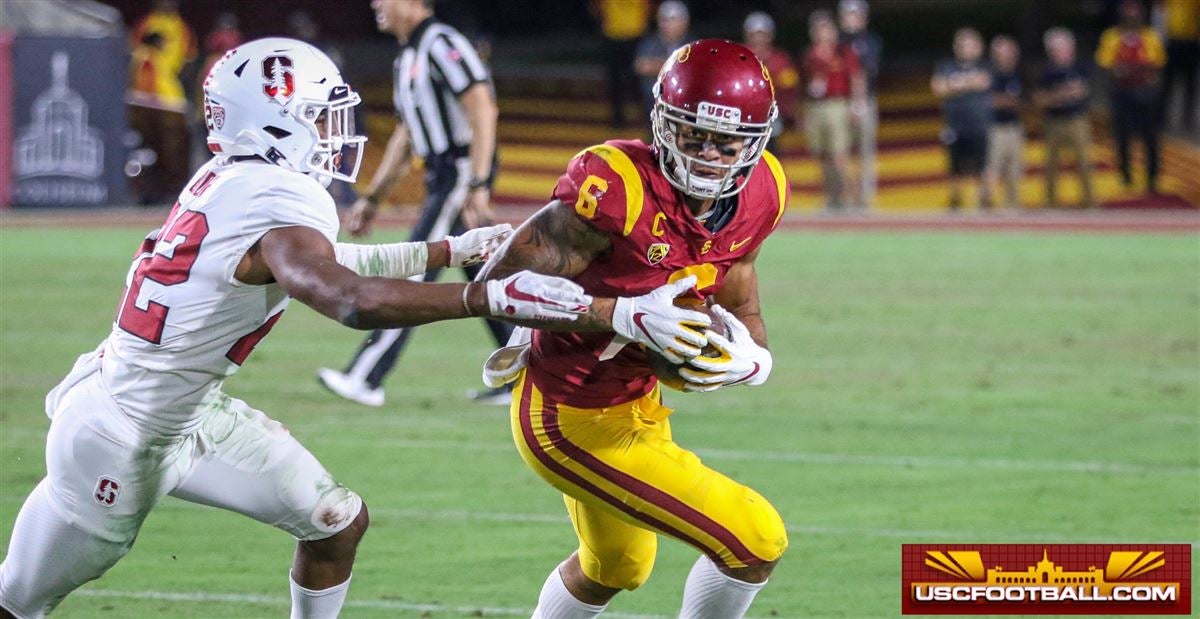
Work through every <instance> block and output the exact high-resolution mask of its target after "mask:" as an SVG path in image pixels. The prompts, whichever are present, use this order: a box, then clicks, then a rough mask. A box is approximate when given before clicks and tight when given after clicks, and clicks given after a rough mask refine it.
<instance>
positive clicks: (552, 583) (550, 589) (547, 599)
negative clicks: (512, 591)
mask: <svg viewBox="0 0 1200 619" xmlns="http://www.w3.org/2000/svg"><path fill="white" fill-rule="evenodd" d="M560 567H562V566H561V565H560V566H558V567H555V568H554V569H553V570H551V571H550V576H549V577H547V578H546V584H544V585H542V593H541V595H539V596H538V605H537V608H535V609H533V617H532V619H592V617H595V616H597V615H599V614H600V613H602V612H604V608H605V607H606V606H608V604H604V605H602V606H596V605H593V604H584V603H583V602H580V601H579V600H578V599H577V598H576V597H575V596H573V595H571V592H570V591H568V590H567V583H565V582H563V579H562V574H559V573H558V570H559V568H560Z"/></svg>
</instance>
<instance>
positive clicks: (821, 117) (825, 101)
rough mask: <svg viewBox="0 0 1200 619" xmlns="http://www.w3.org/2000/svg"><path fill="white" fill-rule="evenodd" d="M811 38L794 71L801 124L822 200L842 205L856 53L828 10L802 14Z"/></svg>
mask: <svg viewBox="0 0 1200 619" xmlns="http://www.w3.org/2000/svg"><path fill="white" fill-rule="evenodd" d="M808 33H809V38H810V39H811V41H812V44H811V45H810V46H809V48H808V50H807V51H805V53H804V60H803V62H802V63H801V65H800V67H801V68H800V72H801V74H802V75H803V78H804V85H805V92H806V93H807V95H808V99H807V105H806V106H805V110H804V130H805V135H806V136H807V139H808V149H809V150H810V151H811V152H812V153H813V154H814V155H816V156H817V157H818V158H819V159H820V160H821V179H822V184H823V185H824V188H825V200H826V202H825V206H826V208H827V209H829V210H830V211H833V210H840V209H841V208H842V207H844V206H846V204H847V202H848V200H847V193H848V192H849V190H850V187H849V185H850V182H849V151H850V105H851V99H853V100H854V102H856V103H857V104H859V105H861V104H862V100H863V96H864V91H865V90H866V85H865V84H864V83H863V82H864V80H863V73H862V67H861V66H860V65H859V63H858V55H856V54H855V53H854V50H852V49H850V46H849V45H842V44H840V43H838V29H837V24H836V23H834V21H833V14H831V13H830V12H829V11H825V10H817V11H813V12H812V14H811V15H809V17H808Z"/></svg>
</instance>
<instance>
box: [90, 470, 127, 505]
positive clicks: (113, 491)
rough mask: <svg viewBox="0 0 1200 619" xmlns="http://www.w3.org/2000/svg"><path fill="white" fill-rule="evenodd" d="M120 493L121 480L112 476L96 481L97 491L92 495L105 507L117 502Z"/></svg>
mask: <svg viewBox="0 0 1200 619" xmlns="http://www.w3.org/2000/svg"><path fill="white" fill-rule="evenodd" d="M120 493H121V483H120V482H118V481H117V480H115V479H113V478H111V477H101V478H100V479H99V480H98V481H96V493H95V494H93V495H92V496H93V497H94V498H95V499H96V502H97V503H99V504H101V505H103V506H105V507H112V506H113V503H116V502H117V495H118V494H120Z"/></svg>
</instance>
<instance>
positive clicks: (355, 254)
mask: <svg viewBox="0 0 1200 619" xmlns="http://www.w3.org/2000/svg"><path fill="white" fill-rule="evenodd" d="M334 253H335V256H336V258H337V263H338V264H340V265H342V266H344V267H346V268H347V269H350V270H351V271H354V272H355V273H356V274H358V275H361V276H363V277H391V278H400V279H403V278H408V277H412V276H414V275H421V274H422V273H425V272H426V271H429V270H432V269H442V268H445V267H446V266H448V264H449V262H450V252H449V249H448V247H447V244H446V242H445V241H436V242H424V241H419V242H413V243H388V244H385V245H360V244H357V243H338V244H337V245H335V246H334Z"/></svg>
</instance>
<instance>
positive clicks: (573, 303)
mask: <svg viewBox="0 0 1200 619" xmlns="http://www.w3.org/2000/svg"><path fill="white" fill-rule="evenodd" d="M485 285H486V291H487V302H488V311H490V312H491V315H492V316H495V317H497V318H513V319H516V320H566V321H573V320H575V319H577V318H579V315H580V314H586V313H587V311H588V310H589V309H591V306H592V296H591V295H588V294H584V293H583V288H582V287H580V286H579V284H576V283H575V282H573V281H570V280H566V279H563V278H561V277H553V276H550V275H542V274H541V273H534V272H533V271H521V272H519V273H513V274H512V275H509V276H508V277H506V278H504V279H493V280H489V281H488V282H486V283H485Z"/></svg>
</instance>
